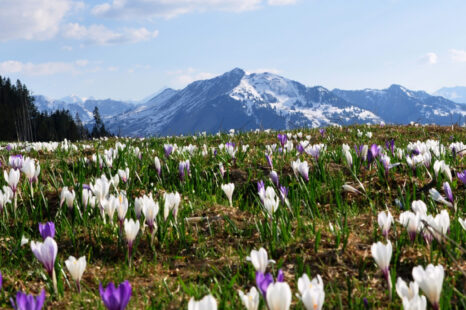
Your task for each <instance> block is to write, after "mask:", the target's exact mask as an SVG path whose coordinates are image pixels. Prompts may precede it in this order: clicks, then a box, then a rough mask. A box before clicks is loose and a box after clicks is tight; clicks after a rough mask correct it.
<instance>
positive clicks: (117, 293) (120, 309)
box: [99, 280, 131, 310]
mask: <svg viewBox="0 0 466 310" xmlns="http://www.w3.org/2000/svg"><path fill="white" fill-rule="evenodd" d="M99 292H100V297H101V298H102V301H103V302H104V305H105V308H107V309H108V310H124V309H125V308H126V306H127V305H128V302H129V299H130V298H131V284H130V283H129V281H128V280H125V281H124V282H123V283H121V284H120V285H119V286H118V288H115V285H114V284H113V282H110V283H109V284H108V286H107V287H106V288H103V287H102V283H100V284H99Z"/></svg>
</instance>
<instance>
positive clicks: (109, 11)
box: [92, 0, 296, 19]
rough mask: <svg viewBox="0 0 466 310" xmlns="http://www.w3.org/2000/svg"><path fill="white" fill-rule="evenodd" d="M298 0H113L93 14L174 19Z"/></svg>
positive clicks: (122, 17) (114, 16)
mask: <svg viewBox="0 0 466 310" xmlns="http://www.w3.org/2000/svg"><path fill="white" fill-rule="evenodd" d="M294 3H296V0H267V1H264V0H176V1H174V0H132V1H125V0H113V1H107V2H105V3H102V4H99V5H96V6H95V7H94V8H93V9H92V13H93V14H95V15H98V16H105V17H109V18H121V19H133V18H154V17H164V18H172V17H175V16H178V15H181V14H186V13H192V12H205V11H230V12H243V11H251V10H255V9H259V8H261V7H263V6H264V5H267V4H268V5H289V4H294Z"/></svg>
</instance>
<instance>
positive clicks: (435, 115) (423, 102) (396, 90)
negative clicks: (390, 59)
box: [333, 84, 466, 125]
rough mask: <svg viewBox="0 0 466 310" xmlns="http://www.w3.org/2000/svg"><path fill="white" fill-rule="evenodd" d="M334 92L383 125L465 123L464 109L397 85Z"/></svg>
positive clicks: (452, 103) (447, 101)
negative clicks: (379, 88)
mask: <svg viewBox="0 0 466 310" xmlns="http://www.w3.org/2000/svg"><path fill="white" fill-rule="evenodd" d="M333 93H334V94H335V95H337V96H338V97H340V98H342V99H344V100H346V101H347V102H350V103H351V104H353V105H355V106H357V107H359V108H361V109H367V110H369V111H371V112H372V113H374V114H376V115H377V116H379V117H380V118H382V119H383V120H384V121H385V122H386V123H393V124H407V123H409V122H411V121H414V122H419V123H424V124H426V123H435V124H439V125H449V124H453V123H459V124H464V122H465V117H466V106H463V105H460V104H457V103H454V102H452V101H450V100H448V99H445V98H443V97H440V96H431V95H429V94H428V93H426V92H424V91H412V90H409V89H407V88H405V87H403V86H400V85H395V84H394V85H392V86H390V87H389V88H387V89H382V90H378V89H363V90H341V89H334V90H333Z"/></svg>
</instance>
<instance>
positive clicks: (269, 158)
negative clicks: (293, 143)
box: [265, 154, 273, 170]
mask: <svg viewBox="0 0 466 310" xmlns="http://www.w3.org/2000/svg"><path fill="white" fill-rule="evenodd" d="M265 159H267V163H268V164H269V166H270V169H272V170H273V162H272V156H269V155H267V154H265Z"/></svg>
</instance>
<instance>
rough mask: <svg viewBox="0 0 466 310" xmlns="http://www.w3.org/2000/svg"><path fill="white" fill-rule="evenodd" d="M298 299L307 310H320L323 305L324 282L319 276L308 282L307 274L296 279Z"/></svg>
mask: <svg viewBox="0 0 466 310" xmlns="http://www.w3.org/2000/svg"><path fill="white" fill-rule="evenodd" d="M298 290H299V293H300V294H299V295H298V297H299V298H300V299H301V300H302V302H303V304H304V307H305V308H306V309H307V310H320V309H322V306H323V304H324V300H325V291H324V282H323V281H322V278H321V277H320V275H317V277H315V278H314V279H312V281H311V280H309V277H308V276H307V274H303V275H302V276H301V278H299V279H298Z"/></svg>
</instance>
